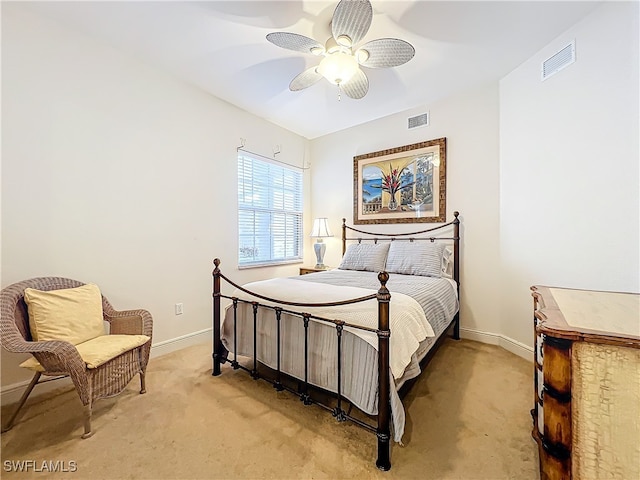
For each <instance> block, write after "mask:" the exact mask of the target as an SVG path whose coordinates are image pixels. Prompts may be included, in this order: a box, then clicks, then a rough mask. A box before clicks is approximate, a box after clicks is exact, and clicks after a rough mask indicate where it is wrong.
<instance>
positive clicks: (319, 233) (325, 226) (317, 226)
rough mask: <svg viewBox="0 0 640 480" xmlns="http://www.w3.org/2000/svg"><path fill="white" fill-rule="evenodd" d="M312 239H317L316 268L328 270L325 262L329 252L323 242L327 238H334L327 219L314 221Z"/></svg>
mask: <svg viewBox="0 0 640 480" xmlns="http://www.w3.org/2000/svg"><path fill="white" fill-rule="evenodd" d="M310 236H311V237H315V238H316V239H317V240H316V243H314V244H313V249H314V251H315V252H316V267H315V268H327V267H326V266H325V264H324V263H323V261H324V252H325V251H326V250H327V246H326V244H325V243H324V242H323V241H322V239H323V238H325V237H333V234H332V233H331V230H330V229H329V222H328V220H327V219H326V218H325V217H321V218H316V219H315V220H314V221H313V228H312V229H311V235H310Z"/></svg>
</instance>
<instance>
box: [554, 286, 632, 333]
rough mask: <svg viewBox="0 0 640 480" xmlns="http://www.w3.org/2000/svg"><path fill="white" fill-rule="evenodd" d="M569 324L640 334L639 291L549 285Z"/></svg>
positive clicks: (576, 326)
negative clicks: (619, 291) (594, 289)
mask: <svg viewBox="0 0 640 480" xmlns="http://www.w3.org/2000/svg"><path fill="white" fill-rule="evenodd" d="M549 291H550V292H551V294H552V295H553V298H554V299H555V301H556V303H557V304H558V308H559V309H560V311H561V312H562V315H563V316H564V318H565V320H566V322H567V323H568V324H569V326H571V327H573V328H577V329H589V330H597V331H602V332H611V333H614V334H619V335H623V336H628V335H630V336H634V337H640V295H638V294H633V293H613V292H597V291H590V290H570V289H564V288H550V289H549Z"/></svg>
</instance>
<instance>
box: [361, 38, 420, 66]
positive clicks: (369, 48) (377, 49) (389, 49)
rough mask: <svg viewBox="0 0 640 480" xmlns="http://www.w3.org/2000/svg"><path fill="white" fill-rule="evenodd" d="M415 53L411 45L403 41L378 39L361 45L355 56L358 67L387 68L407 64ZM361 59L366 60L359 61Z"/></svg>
mask: <svg viewBox="0 0 640 480" xmlns="http://www.w3.org/2000/svg"><path fill="white" fill-rule="evenodd" d="M364 52H366V54H368V56H367V55H366V54H365V53H364ZM415 53H416V50H415V48H413V45H411V44H410V43H408V42H405V41H404V40H398V39H397V38H380V39H378V40H372V41H370V42H367V43H365V44H364V45H362V47H360V48H359V49H358V50H357V51H356V53H355V55H356V58H357V59H358V61H359V63H360V65H363V66H365V67H371V68H387V67H397V66H398V65H402V64H403V63H407V62H408V61H409V60H411V59H412V58H413V56H414V55H415ZM363 57H366V60H360V59H361V58H363Z"/></svg>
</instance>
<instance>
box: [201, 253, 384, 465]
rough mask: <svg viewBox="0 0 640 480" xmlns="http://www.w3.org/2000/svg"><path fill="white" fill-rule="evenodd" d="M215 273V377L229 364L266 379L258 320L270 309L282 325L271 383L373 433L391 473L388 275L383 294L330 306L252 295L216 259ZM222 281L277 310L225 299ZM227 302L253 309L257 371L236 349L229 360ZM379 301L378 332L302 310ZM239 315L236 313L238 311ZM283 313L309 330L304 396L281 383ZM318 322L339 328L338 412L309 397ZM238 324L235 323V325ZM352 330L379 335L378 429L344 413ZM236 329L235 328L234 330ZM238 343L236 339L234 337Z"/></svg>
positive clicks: (379, 460) (380, 460) (380, 456)
mask: <svg viewBox="0 0 640 480" xmlns="http://www.w3.org/2000/svg"><path fill="white" fill-rule="evenodd" d="M213 263H214V266H215V268H214V270H213V355H212V356H213V371H212V375H213V376H218V375H220V374H221V373H222V369H221V366H222V364H223V363H227V362H229V363H230V364H231V365H232V367H233V368H235V369H237V368H242V369H244V370H247V371H248V372H249V373H250V374H251V375H252V376H253V377H254V378H262V379H264V380H267V379H266V378H263V377H261V376H260V375H259V373H258V368H257V362H258V360H257V357H258V355H257V352H256V335H257V334H256V330H257V329H256V327H255V325H256V323H255V322H256V318H257V311H258V308H259V307H263V308H269V309H272V310H274V311H275V317H276V321H277V322H278V339H277V345H278V366H277V369H276V375H277V377H276V380H275V381H271V380H267V381H269V382H270V383H272V384H273V386H274V388H276V390H278V391H280V390H289V391H290V392H292V393H294V394H296V395H298V396H299V397H300V399H301V400H302V401H303V402H304V404H305V405H309V404H312V403H314V404H317V405H319V406H321V407H324V408H326V409H328V410H330V411H331V412H332V414H333V416H334V417H336V419H337V420H338V421H345V420H351V421H353V422H354V423H355V424H356V425H359V426H361V427H364V428H366V429H368V430H370V431H373V432H375V433H376V436H377V439H378V458H377V459H376V466H377V467H378V468H379V469H380V470H385V471H386V470H389V469H390V468H391V461H390V458H391V396H390V395H391V392H390V383H389V382H390V373H389V337H390V336H391V331H390V329H389V302H390V300H391V294H390V293H389V290H388V289H387V286H386V284H387V281H388V280H389V275H388V274H387V273H386V272H381V273H379V274H378V280H379V281H380V288H379V290H378V291H377V292H376V293H375V294H372V295H368V296H365V297H360V298H355V299H352V300H344V301H340V302H330V303H296V302H284V301H280V300H277V299H273V298H269V297H265V296H262V295H259V294H257V293H255V292H251V291H249V290H247V289H245V288H243V287H241V286H240V285H237V284H235V283H234V282H232V281H231V280H229V279H228V278H226V277H225V276H224V275H223V274H222V272H221V271H220V259H218V258H216V259H215V260H214V261H213ZM221 280H225V281H226V282H227V283H229V284H230V285H231V286H233V287H235V288H236V289H239V290H240V291H242V292H244V293H246V294H248V295H251V296H253V297H256V298H259V299H262V300H265V301H267V302H271V303H275V304H277V306H271V305H263V304H260V303H258V302H257V301H248V300H242V299H239V298H237V297H229V296H226V295H223V294H222V292H221ZM222 298H226V299H229V300H231V301H232V307H231V308H234V309H237V305H238V302H244V303H250V304H251V305H252V306H253V319H254V329H253V338H254V352H253V368H251V369H247V368H245V367H243V366H242V365H240V364H239V363H238V362H237V360H236V358H235V356H236V352H237V348H234V349H233V350H234V352H233V354H234V359H233V360H232V361H231V360H228V359H227V355H226V354H227V349H226V348H225V347H224V345H223V343H222V339H221V321H222V317H221V314H222V311H221V304H220V302H221V299H222ZM373 299H376V300H377V302H378V328H377V329H371V328H367V327H362V326H359V325H352V324H348V323H346V322H344V321H341V320H331V319H327V318H322V317H317V316H314V315H311V314H310V313H304V312H303V311H301V310H300V309H301V308H307V307H330V306H338V305H347V304H352V303H358V302H363V301H367V300H373ZM289 307H296V310H291V309H290V308H289ZM234 313H235V311H234ZM282 313H288V314H292V315H294V316H297V317H299V318H300V319H301V320H302V321H303V322H304V330H305V375H304V376H305V378H304V383H303V385H304V388H303V389H302V392H297V391H294V390H293V389H290V388H287V387H286V386H285V385H283V384H282V383H281V381H280V375H281V372H280V362H279V359H280V329H279V325H280V316H281V314H282ZM311 319H313V320H317V321H320V322H326V323H332V324H334V325H335V328H336V335H337V337H338V343H337V345H338V389H337V406H336V407H335V408H330V407H327V406H326V405H323V404H322V403H320V402H318V401H315V400H313V399H312V398H311V397H310V396H309V394H308V386H309V384H308V379H307V363H308V356H307V341H308V334H307V333H306V332H307V331H308V329H307V327H308V324H309V321H310V320H311ZM234 323H235V322H234ZM345 326H347V327H351V328H355V329H360V330H366V331H369V332H372V333H375V334H377V337H378V417H377V420H378V421H377V426H372V425H369V424H368V423H365V422H363V421H361V420H359V419H356V418H354V417H351V416H350V415H349V413H348V412H345V411H344V410H342V401H343V398H342V394H341V336H342V331H343V329H344V327H345ZM234 328H235V327H234ZM234 341H235V335H234Z"/></svg>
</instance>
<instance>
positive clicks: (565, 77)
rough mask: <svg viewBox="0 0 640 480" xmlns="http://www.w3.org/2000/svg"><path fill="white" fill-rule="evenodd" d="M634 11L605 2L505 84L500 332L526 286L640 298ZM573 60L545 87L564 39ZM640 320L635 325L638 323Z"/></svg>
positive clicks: (516, 329) (523, 325) (513, 317)
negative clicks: (548, 63)
mask: <svg viewBox="0 0 640 480" xmlns="http://www.w3.org/2000/svg"><path fill="white" fill-rule="evenodd" d="M638 7H639V4H638V2H605V4H604V5H602V6H601V7H599V8H598V9H597V10H596V11H594V12H593V13H592V14H590V15H589V16H587V17H586V18H585V19H583V20H582V21H581V22H579V23H578V24H577V25H575V26H574V27H573V28H571V29H569V30H568V31H566V32H565V33H564V34H563V35H561V36H560V37H558V38H557V39H556V40H555V41H553V42H551V43H550V44H549V45H547V46H546V47H545V48H543V49H542V50H541V51H540V52H538V53H537V54H536V55H534V56H533V57H532V58H531V59H529V60H528V61H527V62H525V63H523V64H522V65H521V66H520V67H519V68H517V69H516V70H515V71H513V72H512V73H510V74H509V75H507V76H506V77H505V78H504V79H502V81H501V82H500V197H501V201H500V237H499V238H500V264H501V267H502V268H501V271H502V280H503V281H502V284H501V291H502V293H501V295H502V301H501V302H500V304H501V315H500V331H501V332H503V333H504V334H505V335H507V336H509V337H511V338H515V339H518V340H520V341H522V342H528V341H529V340H530V339H531V325H530V323H531V322H530V319H531V298H530V296H529V294H528V287H529V286H530V285H532V284H546V285H554V286H564V287H571V288H584V289H599V290H612V291H624V292H638V291H640V267H639V251H638V250H639V248H640V237H639V231H638V230H639V221H640V210H639V201H640V198H639V189H640V179H639V166H640V155H639V152H638V145H639V142H640V138H639V125H638V116H639V112H638V105H639V103H638V102H639V99H638V91H639V89H640V87H639V85H640V83H639V78H638V59H639V52H638V38H640V37H639V31H638V18H639V15H638V13H639V12H638V10H639V8H638ZM572 40H575V42H576V59H577V60H576V62H575V63H574V64H572V65H570V66H568V67H567V68H565V69H564V70H562V71H560V72H559V73H557V74H556V75H554V76H552V77H550V78H548V79H547V80H545V81H544V82H542V81H541V80H540V65H541V63H542V61H544V60H545V59H547V58H548V57H550V56H551V55H553V54H554V53H556V52H557V51H558V50H560V49H561V48H563V47H564V46H565V45H567V44H568V43H569V42H570V41H572ZM638 322H640V318H639V319H638Z"/></svg>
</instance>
